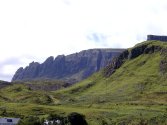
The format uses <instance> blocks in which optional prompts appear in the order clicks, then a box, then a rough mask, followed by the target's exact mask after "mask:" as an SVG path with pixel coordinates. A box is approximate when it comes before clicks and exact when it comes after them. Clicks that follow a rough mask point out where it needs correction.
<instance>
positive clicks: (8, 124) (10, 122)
mask: <svg viewBox="0 0 167 125" xmlns="http://www.w3.org/2000/svg"><path fill="white" fill-rule="evenodd" d="M19 121H20V118H0V125H17V124H18V123H19Z"/></svg>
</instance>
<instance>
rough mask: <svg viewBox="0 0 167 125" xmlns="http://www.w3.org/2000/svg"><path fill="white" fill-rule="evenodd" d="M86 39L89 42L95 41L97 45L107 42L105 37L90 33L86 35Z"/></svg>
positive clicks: (100, 34)
mask: <svg viewBox="0 0 167 125" xmlns="http://www.w3.org/2000/svg"><path fill="white" fill-rule="evenodd" d="M87 39H88V40H91V41H95V42H98V43H101V42H105V41H106V40H107V36H106V35H104V34H102V33H96V32H94V33H91V34H88V35H87Z"/></svg>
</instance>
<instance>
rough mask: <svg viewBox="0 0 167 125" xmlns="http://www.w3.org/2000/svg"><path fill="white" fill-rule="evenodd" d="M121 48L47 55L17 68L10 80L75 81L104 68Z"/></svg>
mask: <svg viewBox="0 0 167 125" xmlns="http://www.w3.org/2000/svg"><path fill="white" fill-rule="evenodd" d="M122 51H123V49H90V50H84V51H81V52H79V53H75V54H71V55H68V56H64V55H59V56H57V57H56V58H55V59H54V57H49V58H48V59H46V61H45V62H44V63H42V64H39V63H36V62H32V63H30V64H29V66H27V67H26V68H19V69H18V70H17V71H16V73H15V75H14V77H13V79H12V81H18V80H34V79H41V78H44V79H45V78H47V79H60V80H65V81H68V82H77V81H80V80H82V79H85V78H87V77H88V76H90V75H91V74H93V73H94V72H97V71H99V70H100V69H102V68H104V67H105V66H106V65H107V64H108V63H109V62H110V61H111V59H112V58H113V57H116V56H118V55H119V54H120V53H121V52H122Z"/></svg>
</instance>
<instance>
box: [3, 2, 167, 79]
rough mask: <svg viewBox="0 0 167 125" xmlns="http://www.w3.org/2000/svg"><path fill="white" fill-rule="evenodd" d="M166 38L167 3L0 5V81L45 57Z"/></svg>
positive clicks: (13, 3) (29, 3)
mask: <svg viewBox="0 0 167 125" xmlns="http://www.w3.org/2000/svg"><path fill="white" fill-rule="evenodd" d="M147 34H159V35H167V0H0V43H1V47H0V79H1V80H8V81H10V80H11V78H12V75H13V74H14V73H15V71H16V70H17V69H18V68H19V67H25V66H26V65H28V64H29V63H30V62H32V61H36V62H43V61H44V60H45V59H46V58H47V57H48V56H57V55H61V54H65V55H67V54H70V53H74V52H79V51H81V50H85V49H90V48H128V47H132V46H133V45H135V44H136V43H138V42H141V41H143V40H145V39H146V35H147Z"/></svg>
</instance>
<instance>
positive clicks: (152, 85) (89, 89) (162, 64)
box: [0, 41, 167, 125]
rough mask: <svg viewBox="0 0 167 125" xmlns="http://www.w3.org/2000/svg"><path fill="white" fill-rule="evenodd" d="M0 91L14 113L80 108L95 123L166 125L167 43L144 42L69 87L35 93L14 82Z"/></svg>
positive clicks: (5, 105) (64, 111) (40, 113)
mask: <svg viewBox="0 0 167 125" xmlns="http://www.w3.org/2000/svg"><path fill="white" fill-rule="evenodd" d="M0 95H1V97H0V100H1V103H0V104H1V107H0V108H3V109H4V108H5V109H6V110H7V112H8V114H9V115H11V114H12V112H16V114H15V115H20V114H21V115H24V116H26V115H38V116H40V117H41V118H42V117H45V116H47V115H48V114H50V113H57V114H63V115H67V114H69V113H71V112H78V113H81V114H84V115H85V116H86V120H87V122H88V124H89V125H166V123H167V43H165V42H160V41H146V42H143V43H140V44H138V45H136V46H135V47H133V48H130V49H128V50H127V51H125V52H123V53H122V54H121V55H120V56H119V57H118V58H116V59H115V60H113V62H111V64H110V65H109V66H107V67H106V68H105V69H103V70H101V71H100V72H98V73H95V74H93V75H92V76H91V77H89V78H88V79H86V80H84V81H82V82H80V83H78V84H75V85H73V86H71V87H69V88H66V89H61V90H58V91H43V90H38V91H35V90H31V89H29V88H27V86H25V85H22V84H14V85H12V86H10V87H6V88H3V89H1V90H0ZM34 100H37V101H34ZM17 107H20V108H19V109H18V108H17ZM20 109H21V110H20ZM1 115H3V114H2V113H1Z"/></svg>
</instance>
